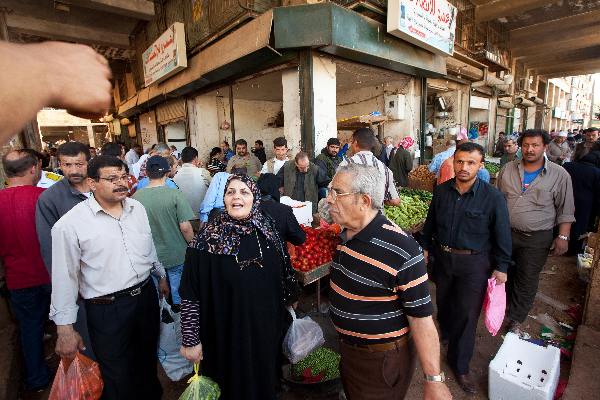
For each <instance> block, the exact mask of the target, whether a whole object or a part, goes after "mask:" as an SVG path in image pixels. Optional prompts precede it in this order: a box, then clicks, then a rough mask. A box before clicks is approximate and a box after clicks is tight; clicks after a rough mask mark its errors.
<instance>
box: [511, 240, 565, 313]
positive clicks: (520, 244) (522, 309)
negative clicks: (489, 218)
mask: <svg viewBox="0 0 600 400" xmlns="http://www.w3.org/2000/svg"><path fill="white" fill-rule="evenodd" d="M553 240H554V235H553V233H552V230H547V231H539V232H530V233H524V232H515V231H513V233H512V243H513V251H512V258H513V261H514V263H513V265H512V266H511V267H510V268H509V269H508V281H507V286H508V319H510V320H511V321H516V322H523V321H525V318H527V314H528V313H529V310H531V307H532V306H533V301H534V299H535V294H536V293H537V289H538V284H539V281H540V272H542V269H543V268H544V264H546V260H547V259H548V253H549V252H550V247H551V246H552V242H553Z"/></svg>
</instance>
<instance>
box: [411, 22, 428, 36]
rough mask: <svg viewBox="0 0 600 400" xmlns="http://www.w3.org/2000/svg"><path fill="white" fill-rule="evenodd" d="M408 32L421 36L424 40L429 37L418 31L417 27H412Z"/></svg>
mask: <svg viewBox="0 0 600 400" xmlns="http://www.w3.org/2000/svg"><path fill="white" fill-rule="evenodd" d="M408 30H409V31H410V33H414V34H416V35H418V36H421V37H422V38H425V37H427V35H425V33H423V32H421V31H420V30H418V29H416V28H415V27H413V26H412V25H411V26H410V27H409V28H408Z"/></svg>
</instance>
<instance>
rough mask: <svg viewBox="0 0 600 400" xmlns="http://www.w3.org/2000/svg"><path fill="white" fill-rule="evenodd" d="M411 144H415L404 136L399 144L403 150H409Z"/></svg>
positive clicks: (408, 137)
mask: <svg viewBox="0 0 600 400" xmlns="http://www.w3.org/2000/svg"><path fill="white" fill-rule="evenodd" d="M413 144H415V140H414V139H413V138H411V137H410V136H405V137H404V138H403V139H402V141H401V142H400V146H402V147H403V148H404V150H408V149H410V148H411V147H412V145H413Z"/></svg>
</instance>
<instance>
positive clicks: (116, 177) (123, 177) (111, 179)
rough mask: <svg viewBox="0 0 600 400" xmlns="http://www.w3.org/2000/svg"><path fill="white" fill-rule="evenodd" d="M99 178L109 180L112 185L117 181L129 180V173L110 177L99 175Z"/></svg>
mask: <svg viewBox="0 0 600 400" xmlns="http://www.w3.org/2000/svg"><path fill="white" fill-rule="evenodd" d="M100 179H102V180H105V181H107V182H110V183H112V184H113V185H114V184H116V183H118V182H119V181H123V182H127V181H128V180H129V175H121V176H115V177H111V178H103V177H100Z"/></svg>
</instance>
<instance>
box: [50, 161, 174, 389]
mask: <svg viewBox="0 0 600 400" xmlns="http://www.w3.org/2000/svg"><path fill="white" fill-rule="evenodd" d="M87 180H88V183H89V186H90V188H91V190H92V192H93V196H91V197H90V198H89V199H87V200H84V201H82V202H81V203H79V204H77V205H76V206H75V207H73V208H72V209H71V210H70V211H69V212H68V213H66V214H65V215H64V216H63V217H62V218H61V219H60V220H59V221H58V222H57V223H56V224H55V225H54V227H53V228H52V266H53V268H52V300H51V306H50V318H51V319H52V320H53V321H54V322H55V323H56V325H57V331H58V339H57V342H56V353H57V354H58V355H59V356H61V357H64V358H67V359H70V358H73V357H74V356H75V355H76V353H77V351H78V350H81V349H83V342H82V340H81V337H80V336H79V334H78V333H77V331H75V330H74V329H73V324H74V323H75V321H76V319H77V309H78V307H77V296H78V294H80V295H81V297H82V298H83V299H84V300H85V301H84V303H85V308H86V311H87V325H88V330H89V334H90V338H91V342H92V346H93V348H94V352H95V355H96V358H97V360H98V363H99V364H100V371H101V373H102V379H103V380H104V391H103V396H102V398H103V399H134V398H138V399H160V398H161V396H162V388H161V386H160V383H159V381H158V377H157V352H156V349H157V345H158V336H159V306H158V298H157V295H156V289H155V286H154V283H153V281H152V279H150V274H151V273H152V274H154V275H155V276H156V277H158V278H159V287H160V292H161V294H162V295H167V294H168V293H169V288H168V284H167V281H166V279H165V270H164V268H163V266H162V265H161V264H160V262H159V261H158V258H157V255H156V249H155V247H154V243H153V242H152V232H151V230H150V225H149V223H148V216H147V214H146V210H145V209H144V207H143V206H142V205H141V204H140V203H139V202H138V201H136V200H133V199H131V198H128V197H127V173H126V171H125V164H124V163H123V161H121V160H120V159H118V158H115V157H111V156H98V157H96V158H94V159H93V160H92V161H90V163H89V165H88V178H87Z"/></svg>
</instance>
